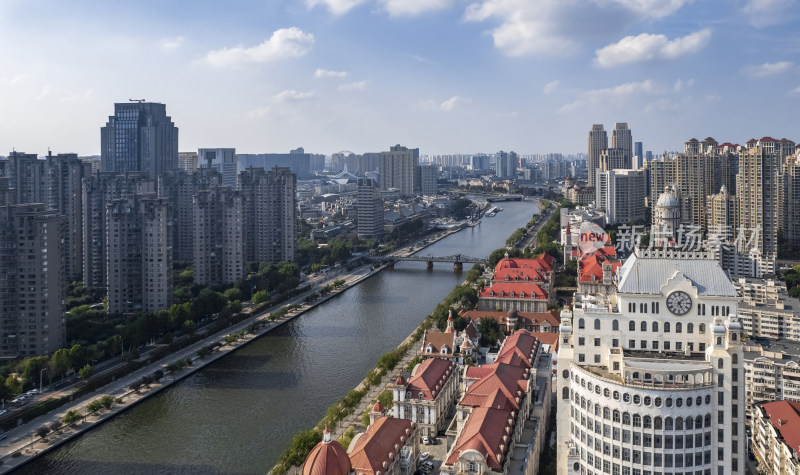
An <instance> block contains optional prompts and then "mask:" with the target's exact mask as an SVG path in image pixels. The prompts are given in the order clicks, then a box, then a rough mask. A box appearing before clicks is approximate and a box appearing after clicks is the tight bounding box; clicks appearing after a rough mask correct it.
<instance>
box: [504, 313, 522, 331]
mask: <svg viewBox="0 0 800 475" xmlns="http://www.w3.org/2000/svg"><path fill="white" fill-rule="evenodd" d="M518 324H519V314H518V313H517V311H516V310H514V309H513V308H512V309H511V310H509V311H508V314H507V315H506V333H507V334H508V335H511V334H512V333H514V332H515V331H516V330H517V328H518V326H517V325H518Z"/></svg>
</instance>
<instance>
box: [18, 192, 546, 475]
mask: <svg viewBox="0 0 800 475" xmlns="http://www.w3.org/2000/svg"><path fill="white" fill-rule="evenodd" d="M500 206H501V207H502V208H504V211H503V212H501V213H499V214H498V215H497V216H496V217H493V218H484V220H483V223H482V224H481V225H480V226H478V227H476V228H466V229H465V230H463V231H461V232H459V233H457V234H455V235H452V236H450V237H448V238H446V239H444V240H442V241H439V242H438V243H436V244H434V245H432V246H430V247H428V248H427V249H425V250H423V251H422V253H423V254H428V253H431V254H433V255H452V254H457V253H461V254H466V255H470V256H475V257H484V256H487V255H488V254H489V252H491V251H492V250H494V249H496V248H498V247H501V246H503V245H504V243H505V240H506V238H507V237H508V236H509V235H510V234H511V232H512V231H513V230H514V229H516V228H518V227H520V226H522V225H524V224H525V223H526V222H527V221H528V220H529V219H530V218H531V216H532V214H533V213H535V212H536V206H535V205H534V204H533V203H528V202H513V203H512V202H508V203H500ZM468 266H469V265H465V268H466V269H469V267H468ZM461 281H463V275H462V274H461V273H456V272H453V270H452V266H450V265H447V264H434V269H433V270H426V269H425V264H424V263H421V262H414V263H412V262H406V263H398V264H397V265H396V266H395V268H394V269H389V270H385V271H383V272H381V273H379V274H378V275H376V276H374V277H372V278H370V279H368V280H366V281H365V282H363V283H361V284H359V285H357V286H355V287H353V288H352V289H349V290H347V291H346V292H344V293H343V294H342V295H340V296H338V297H336V298H334V299H332V300H329V301H328V302H326V303H324V304H322V305H320V306H319V307H317V308H315V309H314V310H312V311H310V312H308V313H306V314H305V315H303V316H301V317H300V318H298V319H296V320H294V321H292V322H290V323H288V324H287V325H284V326H283V327H282V328H280V329H279V330H276V331H273V332H271V333H270V334H268V335H265V336H264V337H262V338H260V339H259V340H257V341H255V342H253V343H251V344H250V345H248V346H246V347H244V348H243V349H241V350H239V351H238V352H236V353H234V354H232V355H228V356H226V357H225V358H222V359H221V360H219V361H217V362H215V363H213V364H211V365H209V366H207V367H206V368H204V369H203V370H201V371H199V372H197V373H195V374H194V375H192V376H190V377H189V378H187V379H185V380H183V381H181V382H180V383H179V384H177V385H175V386H174V387H172V388H170V389H168V390H166V391H164V392H162V393H161V394H159V395H157V396H154V397H152V398H150V399H148V400H147V401H145V402H143V403H142V404H140V405H139V406H137V407H135V408H133V409H132V410H130V411H128V412H126V413H125V414H122V415H120V416H117V417H116V418H115V419H113V420H112V421H110V422H108V423H106V424H103V425H102V426H100V427H98V428H97V429H95V430H93V431H91V432H89V433H88V434H85V435H84V436H82V437H80V438H78V439H76V440H74V441H72V442H70V443H68V444H66V445H64V446H63V447H62V448H60V449H58V450H57V451H55V452H53V453H51V454H49V455H47V456H45V457H42V458H41V459H39V460H37V461H35V462H33V463H31V464H29V465H27V466H26V467H25V468H23V469H22V470H21V471H20V472H21V473H30V474H44V473H47V474H75V475H78V474H94V473H97V474H111V473H119V474H129V473H130V474H134V473H137V474H138V473H147V474H189V473H192V474H195V473H201V474H202V473H247V474H251V473H266V472H267V471H268V470H269V468H271V467H272V466H273V465H274V463H275V462H276V460H277V458H278V456H279V455H280V453H281V452H282V451H283V449H284V448H286V446H287V444H288V443H289V440H290V439H291V437H292V435H293V434H295V433H296V432H298V431H300V430H303V429H308V428H310V427H312V426H314V425H315V424H316V423H317V421H319V419H320V418H321V417H322V416H323V415H324V413H325V410H326V409H327V408H328V406H330V405H331V404H332V403H333V402H334V401H336V400H337V399H339V398H341V397H342V396H343V395H344V394H345V393H346V392H347V391H349V390H350V389H352V388H353V387H355V386H356V385H357V384H358V383H359V382H360V381H361V380H362V379H363V378H364V376H365V374H366V372H367V371H369V370H370V369H372V368H374V367H375V362H376V361H377V359H378V358H379V357H380V355H382V354H383V353H385V352H387V351H389V350H390V349H392V348H394V347H395V346H397V345H398V344H399V343H400V342H401V341H403V340H404V339H405V338H406V337H407V336H408V335H409V334H410V333H411V332H412V331H413V330H414V328H416V327H417V325H419V323H420V321H421V320H422V319H423V318H424V317H425V316H426V315H427V314H429V313H430V312H431V311H432V310H433V308H434V307H435V306H436V304H437V303H439V302H440V301H441V300H442V298H444V296H445V295H447V293H448V292H450V290H451V289H452V288H453V287H454V286H456V285H457V284H458V283H460V282H461Z"/></svg>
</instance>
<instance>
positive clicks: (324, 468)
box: [302, 427, 352, 475]
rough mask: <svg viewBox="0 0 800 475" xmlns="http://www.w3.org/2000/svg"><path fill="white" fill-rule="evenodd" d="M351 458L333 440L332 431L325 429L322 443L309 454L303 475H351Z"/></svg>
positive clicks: (304, 464) (340, 445)
mask: <svg viewBox="0 0 800 475" xmlns="http://www.w3.org/2000/svg"><path fill="white" fill-rule="evenodd" d="M351 468H352V466H351V465H350V457H348V456H347V451H346V450H345V449H344V448H343V447H342V444H340V443H339V442H338V441H336V440H331V431H330V430H328V428H327V427H326V428H325V431H323V432H322V442H320V443H319V444H317V445H316V446H315V447H314V448H313V449H311V452H309V453H308V457H306V461H305V463H303V470H302V472H303V475H347V474H349V473H350V469H351Z"/></svg>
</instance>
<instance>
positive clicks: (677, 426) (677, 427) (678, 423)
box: [675, 417, 683, 430]
mask: <svg viewBox="0 0 800 475" xmlns="http://www.w3.org/2000/svg"><path fill="white" fill-rule="evenodd" d="M675 430H683V419H681V418H680V417H676V418H675Z"/></svg>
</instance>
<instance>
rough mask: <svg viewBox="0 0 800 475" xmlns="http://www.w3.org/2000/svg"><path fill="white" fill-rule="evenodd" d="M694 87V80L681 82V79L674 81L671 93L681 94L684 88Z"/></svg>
mask: <svg viewBox="0 0 800 475" xmlns="http://www.w3.org/2000/svg"><path fill="white" fill-rule="evenodd" d="M693 85H694V79H689V80H688V81H683V80H682V79H678V80H677V81H675V85H674V86H672V91H673V92H681V91H682V90H683V88H684V87H692V86H693Z"/></svg>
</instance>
